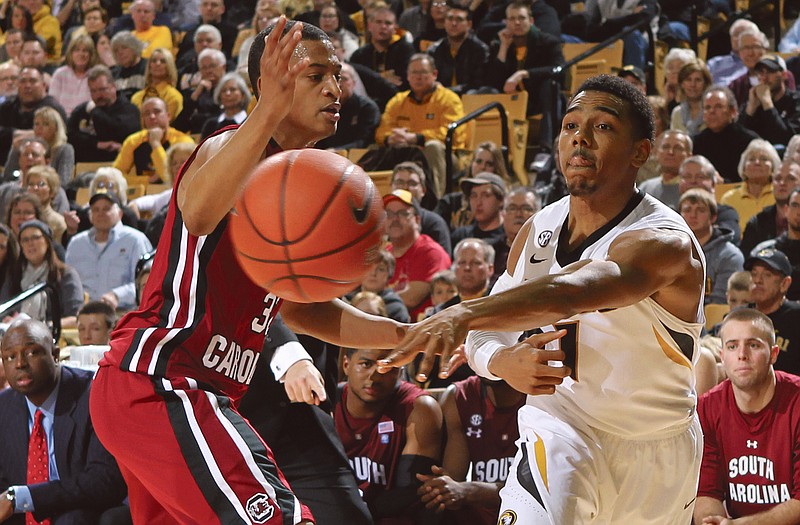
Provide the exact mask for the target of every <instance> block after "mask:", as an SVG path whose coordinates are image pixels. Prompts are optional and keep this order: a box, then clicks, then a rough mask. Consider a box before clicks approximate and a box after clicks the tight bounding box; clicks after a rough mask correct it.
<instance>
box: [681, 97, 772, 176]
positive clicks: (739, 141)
mask: <svg viewBox="0 0 800 525" xmlns="http://www.w3.org/2000/svg"><path fill="white" fill-rule="evenodd" d="M737 116H738V106H737V104H736V97H735V96H734V94H733V92H732V91H731V90H730V89H728V88H726V87H724V86H718V85H714V86H711V87H710V88H708V89H707V90H706V92H705V93H704V94H703V122H705V124H706V129H704V130H703V131H701V132H700V133H698V134H697V135H695V136H694V137H692V140H693V141H694V148H693V150H692V151H693V153H694V154H695V155H703V156H704V157H705V158H707V159H708V160H710V161H711V163H712V164H713V165H714V167H715V168H717V171H718V172H719V174H720V176H721V177H722V178H723V179H725V182H738V181H740V180H741V177H740V175H739V170H738V163H739V158H740V156H741V155H742V153H743V152H744V150H745V149H746V148H747V145H748V144H750V142H751V141H752V140H753V139H757V138H758V135H756V134H755V133H753V132H752V131H750V130H749V129H747V128H745V127H744V126H742V125H741V124H739V123H738V122H736V117H737Z"/></svg>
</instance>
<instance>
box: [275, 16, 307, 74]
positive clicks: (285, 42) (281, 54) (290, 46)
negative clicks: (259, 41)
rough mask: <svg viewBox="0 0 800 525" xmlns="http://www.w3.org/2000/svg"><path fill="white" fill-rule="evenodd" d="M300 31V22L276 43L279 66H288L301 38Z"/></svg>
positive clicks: (301, 26)
mask: <svg viewBox="0 0 800 525" xmlns="http://www.w3.org/2000/svg"><path fill="white" fill-rule="evenodd" d="M302 30H303V24H302V22H297V23H296V24H295V25H294V26H293V27H292V29H290V30H289V32H288V33H286V34H285V35H284V36H283V38H281V40H280V42H279V43H278V60H279V65H281V66H283V65H285V64H288V63H289V61H290V60H291V59H292V55H293V54H294V52H295V50H296V49H297V44H299V43H300V40H302V38H303V33H302ZM281 71H282V70H281Z"/></svg>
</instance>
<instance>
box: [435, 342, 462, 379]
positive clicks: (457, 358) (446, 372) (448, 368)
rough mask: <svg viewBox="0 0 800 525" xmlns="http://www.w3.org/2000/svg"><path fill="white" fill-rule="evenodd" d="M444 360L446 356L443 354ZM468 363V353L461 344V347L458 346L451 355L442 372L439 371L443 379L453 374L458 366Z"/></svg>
mask: <svg viewBox="0 0 800 525" xmlns="http://www.w3.org/2000/svg"><path fill="white" fill-rule="evenodd" d="M442 362H444V356H442ZM466 363H467V355H466V353H465V352H464V345H459V347H458V348H456V351H455V352H453V355H451V356H450V359H448V360H447V362H446V363H445V365H444V366H443V367H442V371H441V373H439V376H440V377H441V378H442V379H446V378H448V377H450V375H452V374H453V372H455V371H456V370H458V368H459V367H460V366H461V365H464V364H466Z"/></svg>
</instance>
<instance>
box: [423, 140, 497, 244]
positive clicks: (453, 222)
mask: <svg viewBox="0 0 800 525" xmlns="http://www.w3.org/2000/svg"><path fill="white" fill-rule="evenodd" d="M485 171H487V172H489V173H496V174H497V175H499V176H500V178H502V179H503V180H504V181H505V182H506V184H507V185H508V184H510V183H511V177H510V176H509V173H508V170H507V169H506V162H505V160H504V159H503V153H502V151H501V150H500V148H499V147H498V146H497V144H495V143H494V142H491V141H486V142H481V143H480V144H478V145H477V146H476V147H475V153H473V155H472V159H471V160H470V163H469V165H468V166H467V169H466V170H465V171H464V173H463V174H462V175H461V176H460V177H459V179H463V178H470V177H472V176H473V175H477V174H478V173H482V172H485ZM468 197H469V196H468V195H467V196H465V195H464V193H463V192H462V191H461V189H460V188H459V190H458V191H455V192H452V193H448V194H447V195H445V196H443V197H442V198H441V199H439V202H437V203H436V209H435V211H436V213H438V214H439V215H441V216H442V217H443V218H444V220H445V221H446V222H447V223H448V224H449V225H450V229H451V230H455V229H456V228H459V227H461V226H468V225H470V224H472V219H473V216H472V210H471V209H470V208H469V198H468Z"/></svg>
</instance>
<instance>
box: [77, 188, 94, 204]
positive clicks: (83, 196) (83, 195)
mask: <svg viewBox="0 0 800 525" xmlns="http://www.w3.org/2000/svg"><path fill="white" fill-rule="evenodd" d="M89 197H91V195H89V188H78V191H76V192H75V202H77V203H78V205H79V206H86V205H87V204H89Z"/></svg>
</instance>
